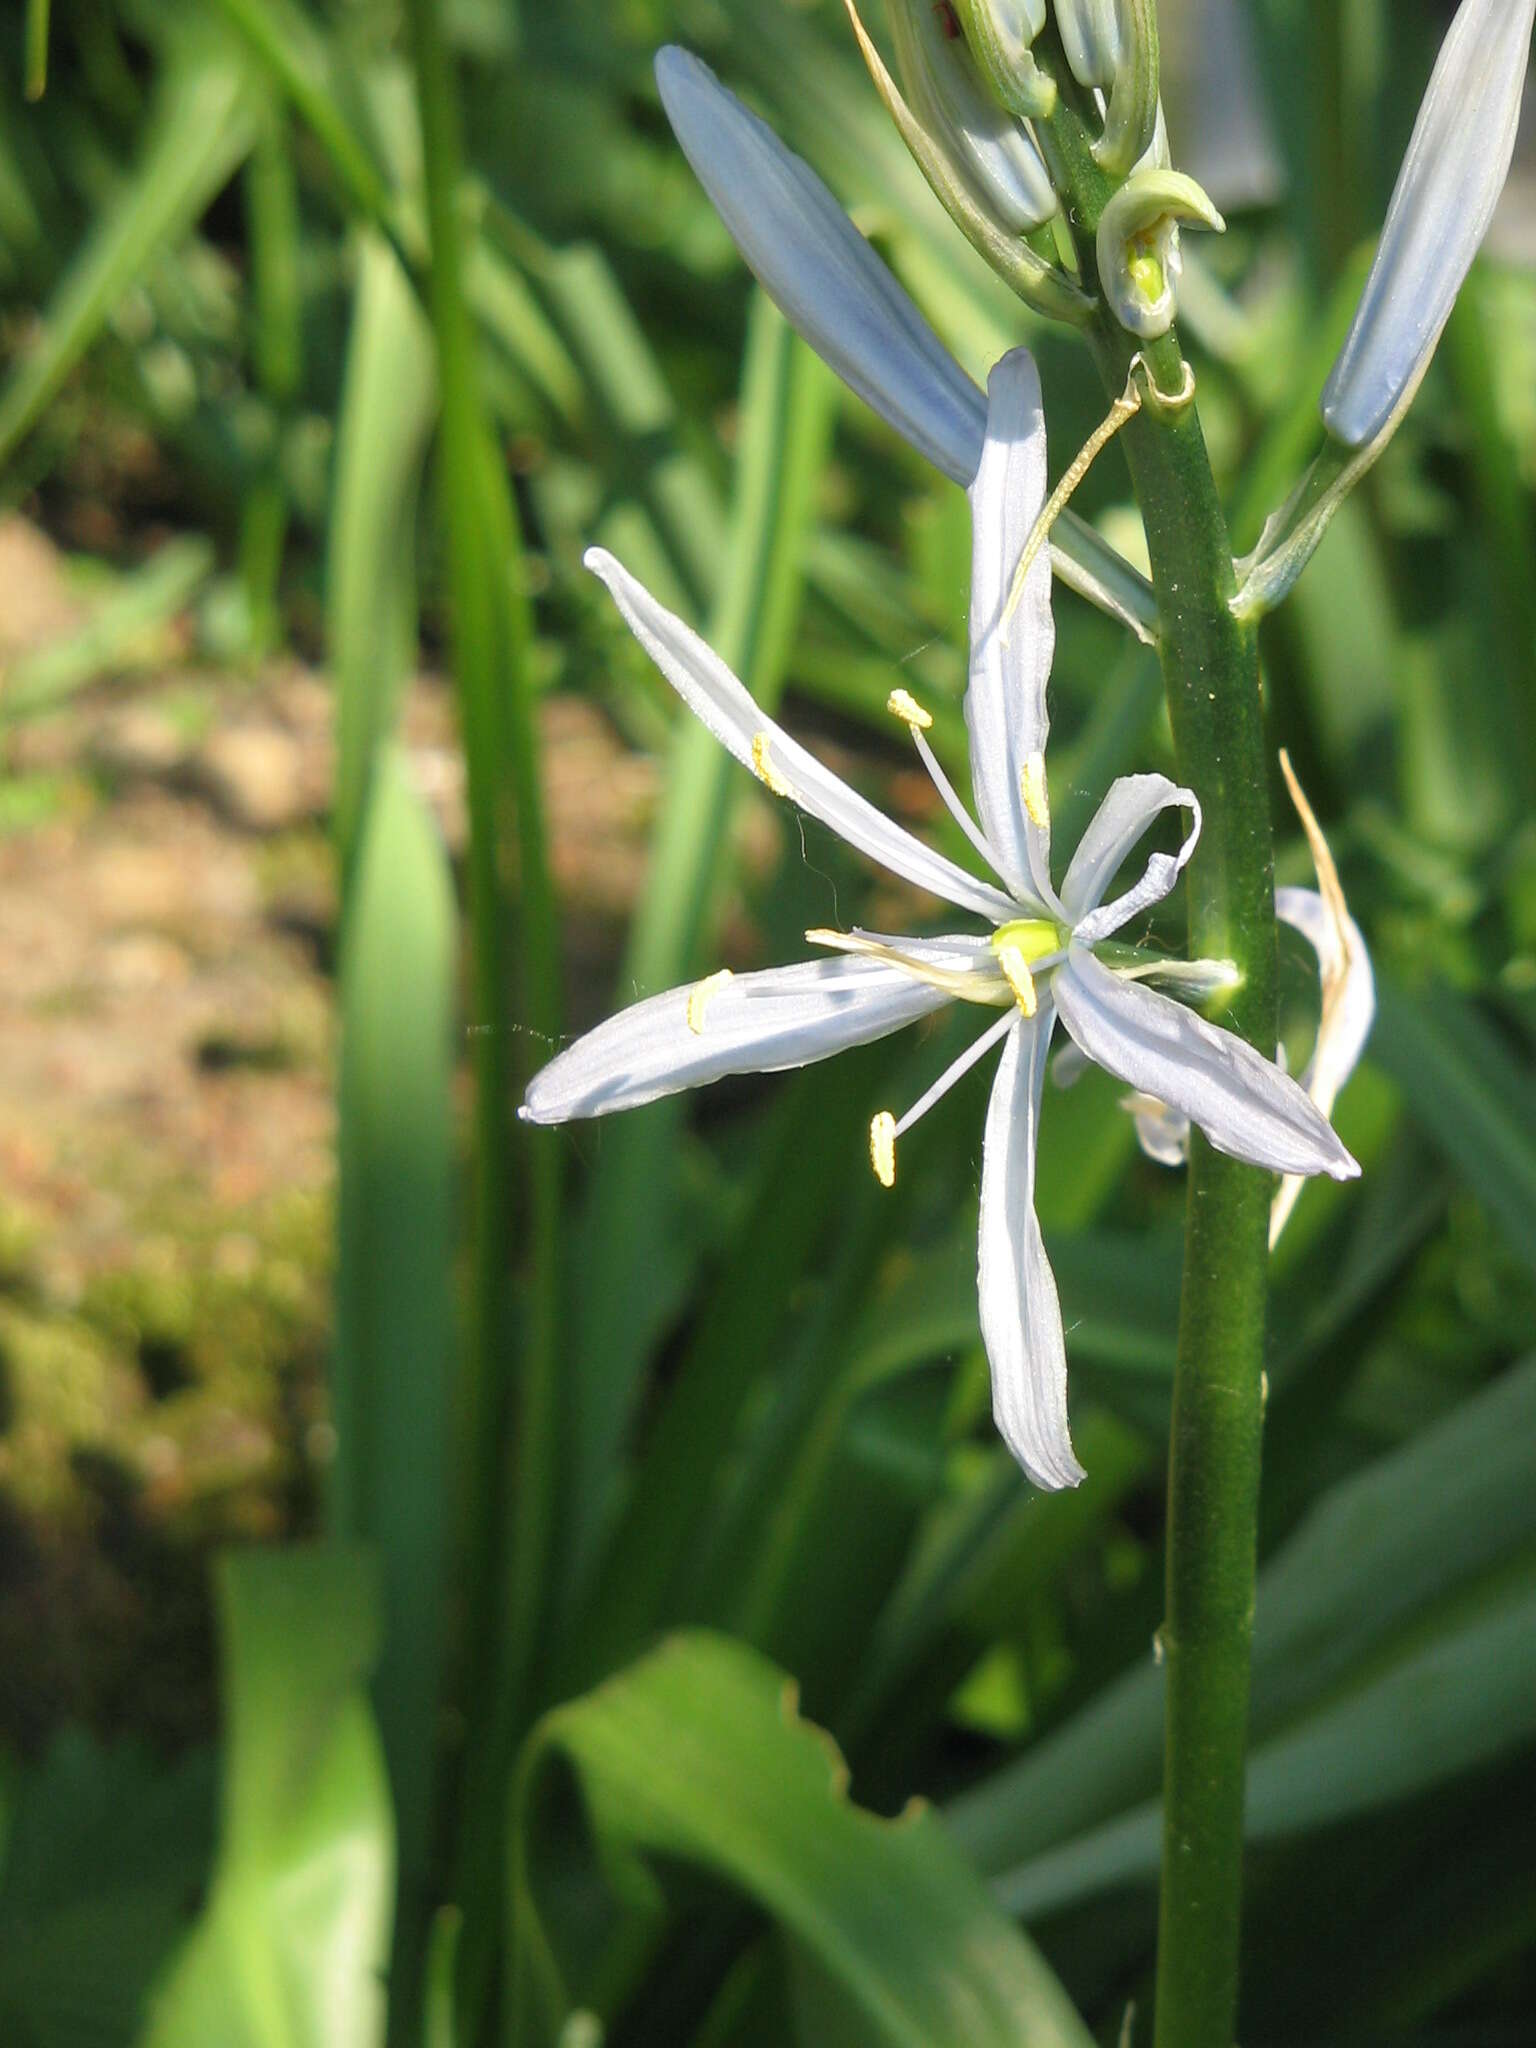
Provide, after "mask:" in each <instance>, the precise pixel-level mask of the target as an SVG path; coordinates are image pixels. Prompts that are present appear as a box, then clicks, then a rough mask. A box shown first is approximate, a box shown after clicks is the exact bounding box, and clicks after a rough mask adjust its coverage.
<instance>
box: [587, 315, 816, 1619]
mask: <svg viewBox="0 0 1536 2048" xmlns="http://www.w3.org/2000/svg"><path fill="white" fill-rule="evenodd" d="M830 425H831V393H830V388H829V383H828V379H827V374H826V372H825V371H824V370H823V369H822V367H821V365H820V364H819V363H818V362H817V361H816V360H815V359H814V358H813V357H812V356H811V355H810V354H809V352H808V351H807V350H806V349H805V348H804V347H803V346H802V345H801V344H800V343H799V342H797V341H796V340H795V338H794V337H793V336H792V335H791V334H790V332H789V330H788V329H787V328H786V327H785V325H784V323H783V321H782V320H781V319H780V317H779V315H778V314H777V313H776V312H775V311H774V309H773V308H772V307H771V306H770V305H769V303H768V301H767V300H766V299H764V298H761V297H759V298H758V299H757V300H756V301H755V304H754V313H753V321H752V331H751V340H750V344H749V350H748V359H747V363H746V367H745V369H744V372H743V414H742V443H741V457H740V466H739V471H738V485H737V498H736V509H735V514H734V529H733V534H732V540H731V545H730V549H729V556H728V560H729V570H728V574H727V579H726V582H725V584H724V586H723V587H722V589H721V592H720V595H719V598H718V601H717V605H716V610H715V616H714V621H713V624H712V626H711V632H710V638H711V643H712V645H714V646H715V647H716V648H717V649H718V650H719V651H720V653H721V655H722V657H723V658H724V659H725V660H726V661H727V662H729V663H730V664H731V666H732V667H733V668H734V669H735V670H736V672H737V673H738V674H739V675H740V676H741V677H742V678H743V680H744V681H745V682H746V683H747V685H748V687H749V688H750V689H751V690H752V692H753V694H754V696H755V697H756V698H757V700H758V702H759V703H761V704H763V705H764V706H765V708H771V707H772V705H773V704H774V703H775V702H776V701H777V699H778V695H779V692H780V689H781V687H782V682H783V676H784V669H785V664H786V662H787V659H788V654H789V647H790V640H791V636H792V634H793V630H794V624H795V619H796V615H797V610H798V605H799V598H800V589H801V557H802V547H803V540H804V535H805V531H806V528H807V525H808V523H809V520H810V516H811V510H812V504H813V494H814V490H815V486H816V480H817V478H818V476H819V474H820V470H821V464H822V461H823V457H824V452H825V447H826V437H827V434H828V432H829V431H830ZM739 775H740V771H739V770H738V769H737V768H736V767H735V765H734V764H733V763H732V762H731V761H730V759H729V757H728V756H727V755H726V754H725V753H724V751H723V749H722V748H721V747H720V746H719V745H718V744H717V743H716V741H715V740H714V739H713V738H712V737H711V735H710V734H709V733H707V732H706V731H704V729H703V728H702V727H700V726H698V725H696V724H694V723H693V721H692V720H688V721H686V722H685V723H684V724H683V725H682V726H680V728H679V729H678V733H677V738H676V740H675V742H674V747H673V753H672V758H671V763H670V766H669V770H668V778H667V797H666V802H665V805H664V807H663V809H662V812H661V815H660V823H659V827H658V831H657V834H656V837H655V839H654V842H653V845H652V849H651V857H650V866H649V870H648V874H647V882H646V890H645V894H644V896H643V897H642V899H641V905H640V909H639V912H638V914H637V917H636V921H635V925H634V928H633V930H632V932H631V935H630V942H629V948H628V953H627V956H626V960H625V965H624V970H623V977H622V986H623V987H624V988H625V989H626V990H628V989H630V988H635V989H640V990H654V989H659V988H664V987H666V986H667V985H668V984H669V983H670V982H674V981H680V980H683V979H685V978H686V977H687V975H688V974H689V973H690V972H691V971H692V968H693V966H694V964H695V963H696V961H697V959H698V957H699V951H700V948H701V945H702V943H703V940H704V938H705V936H706V933H707V930H708V926H709V921H710V915H711V907H712V905H714V904H716V903H718V902H719V900H720V896H719V892H720V889H721V886H722V882H723V880H724V873H723V869H722V863H721V860H720V852H721V848H722V845H723V842H724V834H725V828H726V823H727V818H728V815H729V807H730V802H731V796H732V792H733V789H736V790H739V788H740V787H741V784H740V781H739ZM683 1114H684V1109H683V1107H682V1105H680V1104H678V1103H676V1102H672V1103H662V1104H657V1105H655V1106H654V1107H653V1108H651V1109H649V1110H646V1111H644V1112H642V1113H640V1114H639V1115H636V1116H633V1117H630V1118H627V1119H625V1120H624V1122H623V1123H622V1124H620V1125H619V1126H617V1127H616V1128H615V1129H614V1130H613V1131H612V1132H611V1133H610V1134H609V1135H610V1139H611V1142H610V1143H609V1144H608V1145H606V1146H605V1149H604V1152H603V1156H602V1159H601V1161H600V1162H599V1164H598V1166H597V1169H596V1171H595V1173H594V1176H593V1184H592V1188H591V1192H590V1197H589V1211H588V1216H587V1220H586V1227H585V1241H586V1245H587V1256H588V1257H589V1258H590V1259H593V1260H595V1261H596V1270H600V1271H601V1272H602V1273H603V1274H604V1285H603V1287H602V1288H601V1289H597V1288H591V1289H586V1290H583V1292H582V1294H581V1296H580V1297H579V1298H578V1301H577V1304H576V1316H575V1321H574V1365H575V1382H574V1390H573V1403H574V1416H573V1422H574V1429H573V1444H574V1450H575V1454H576V1458H577V1463H576V1466H575V1469H574V1472H573V1481H572V1523H571V1528H570V1545H571V1548H570V1555H569V1569H570V1571H571V1573H572V1574H573V1576H576V1577H578V1578H579V1576H580V1575H581V1573H582V1571H583V1569H584V1568H585V1567H586V1566H587V1565H588V1564H590V1562H591V1558H592V1554H593V1546H594V1543H595V1541H596V1539H597V1537H598V1535H599V1532H600V1529H601V1525H602V1521H603V1518H604V1516H605V1514H606V1511H607V1507H608V1503H609V1500H610V1498H611V1488H612V1485H613V1481H614V1476H615V1460H616V1457H617V1454H618V1450H619V1445H620V1441H621V1438H622V1433H623V1429H624V1425H625V1422H626V1420H627V1418H628V1415H629V1413H630V1409H631V1404H632V1402H633V1400H634V1397H635V1392H636V1389H637V1386H638V1381H639V1375H640V1372H641V1370H642V1368H643V1365H644V1361H645V1356H646V1349H647V1346H648V1344H649V1342H650V1341H651V1340H652V1339H653V1338H654V1335H655V1331H654V1327H653V1326H652V1325H651V1324H650V1323H649V1322H648V1319H647V1315H646V1308H645V1296H646V1293H647V1283H648V1276H649V1274H650V1272H651V1270H652V1268H653V1265H654V1261H655V1257H656V1249H657V1239H658V1233H662V1232H665V1230H666V1229H667V1227H668V1221H667V1219H668V1214H669V1209H670V1198H669V1192H668V1191H669V1187H670V1185H671V1182H670V1175H669V1167H668V1160H669V1155H670V1153H671V1151H672V1148H673V1146H674V1144H675V1140H676V1133H677V1131H678V1129H679V1127H680V1120H681V1118H682V1116H683Z"/></svg>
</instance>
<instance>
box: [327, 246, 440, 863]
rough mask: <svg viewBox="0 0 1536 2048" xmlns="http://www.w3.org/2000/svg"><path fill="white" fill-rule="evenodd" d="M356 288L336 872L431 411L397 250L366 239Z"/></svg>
mask: <svg viewBox="0 0 1536 2048" xmlns="http://www.w3.org/2000/svg"><path fill="white" fill-rule="evenodd" d="M357 280H358V281H357V292H356V297H355V302H354V312H353V323H352V333H351V338H350V340H349V342H348V347H347V367H346V378H345V382H344V385H343V389H342V404H341V419H340V424H339V428H338V432H337V446H336V464H335V472H334V481H333V484H332V502H331V516H330V523H329V532H328V559H327V565H326V637H327V641H328V644H329V648H330V659H331V667H332V670H333V672H334V674H335V678H336V689H337V744H336V789H335V795H334V799H333V805H332V819H333V827H334V831H335V835H336V845H337V848H338V851H339V853H340V855H341V861H342V867H343V871H344V872H345V870H346V869H347V868H348V867H350V864H351V858H352V852H353V848H354V846H355V843H356V838H357V831H358V827H359V825H360V823H361V820H362V815H363V807H364V803H365V801H366V798H367V792H368V781H369V777H370V775H371V774H372V772H373V764H374V762H375V760H376V758H377V756H378V752H379V748H380V746H381V745H382V743H383V741H384V740H385V738H386V737H387V735H388V733H389V731H390V729H391V727H392V725H393V722H394V716H395V710H396V707H397V704H398V701H399V692H400V687H401V685H402V683H403V682H404V680H405V678H406V676H407V674H408V673H409V670H410V665H411V662H412V661H413V659H414V657H415V651H416V505H417V498H418V495H419V486H420V477H421V468H422V463H423V460H424V458H425V453H426V443H427V437H428V435H429V433H430V432H431V428H432V422H433V420H434V418H435V417H436V413H437V366H436V359H435V357H434V355H433V350H432V336H431V331H430V329H429V328H428V326H427V323H426V320H425V318H424V316H423V314H422V311H421V307H420V305H419V303H418V301H417V299H416V296H415V293H414V292H413V291H412V289H411V286H410V283H409V281H408V279H407V278H406V276H405V274H404V272H403V271H402V270H401V268H400V264H399V261H398V259H397V258H396V256H395V254H394V251H393V250H392V249H391V248H390V247H389V245H388V244H387V243H386V242H385V241H384V240H383V238H382V237H381V236H379V235H378V234H376V233H371V232H368V231H366V230H365V231H364V232H363V233H362V234H361V235H360V236H359V238H358V245H357Z"/></svg>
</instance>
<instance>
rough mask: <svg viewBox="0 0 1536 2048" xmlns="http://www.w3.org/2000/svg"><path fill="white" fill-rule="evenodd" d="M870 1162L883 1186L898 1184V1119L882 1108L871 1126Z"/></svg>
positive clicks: (891, 1186)
mask: <svg viewBox="0 0 1536 2048" xmlns="http://www.w3.org/2000/svg"><path fill="white" fill-rule="evenodd" d="M869 1163H870V1165H871V1166H872V1167H873V1168H874V1169H875V1179H876V1180H877V1181H879V1183H880V1185H881V1187H883V1188H893V1187H895V1185H896V1119H895V1117H893V1116H892V1115H891V1112H890V1111H889V1110H888V1109H882V1110H881V1112H880V1114H879V1115H878V1116H877V1117H875V1118H874V1119H873V1120H872V1122H871V1123H870V1126H869Z"/></svg>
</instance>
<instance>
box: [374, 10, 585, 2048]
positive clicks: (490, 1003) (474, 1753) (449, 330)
mask: <svg viewBox="0 0 1536 2048" xmlns="http://www.w3.org/2000/svg"><path fill="white" fill-rule="evenodd" d="M407 14H408V20H409V25H410V35H411V50H412V54H413V57H414V60H415V71H416V95H417V106H418V111H419V114H420V119H421V136H422V152H423V163H424V168H425V174H426V196H427V218H428V229H429V236H430V244H431V261H432V271H431V292H430V302H431V311H432V324H433V330H434V334H435V337H436V342H437V360H438V375H439V380H440V385H441V390H442V429H441V451H440V490H441V502H442V516H443V522H444V528H445V539H446V543H447V556H448V575H449V595H450V600H451V609H452V647H453V661H454V670H455V676H456V680H457V683H458V689H459V701H460V707H461V720H462V725H463V735H464V748H465V758H466V767H467V771H468V785H469V813H470V851H469V870H470V873H469V909H470V928H471V953H472V960H473V974H472V991H473V1025H474V1036H473V1058H474V1073H475V1218H474V1246H473V1271H474V1283H473V1302H474V1306H473V1317H472V1340H471V1364H470V1371H469V1374H468V1376H467V1387H466V1402H465V1415H464V1438H463V1441H464V1444H465V1446H466V1451H467V1460H468V1461H467V1464H466V1466H465V1473H466V1484H465V1492H466V1495H467V1507H466V1536H465V1542H466V1552H465V1554H466V1558H467V1562H468V1568H469V1581H470V1583H469V1589H468V1602H469V1606H468V1612H469V1631H470V1633H469V1638H468V1648H469V1659H468V1671H467V1674H466V1685H467V1695H466V1696H467V1697H468V1698H469V1700H470V1701H471V1702H473V1703H474V1707H475V1713H474V1718H473V1722H472V1726H471V1730H470V1740H469V1745H468V1755H467V1757H466V1763H465V1799H464V1808H463V1812H464V1816H465V1829H464V1833H463V1835H462V1838H461V1841H460V1843H459V1877H460V1896H461V1899H462V1900H463V1902H464V1903H465V1905H466V1907H467V1909H468V1912H469V1917H468V1918H467V1919H466V1922H465V1929H464V1960H463V1965H462V1968H463V1981H464V1984H465V1992H466V2004H465V2012H466V2015H467V2025H468V2027H469V2031H470V2032H471V2033H473V2032H474V2031H475V2029H476V2026H477V2023H478V2018H479V2015H480V2013H481V2012H482V2011H483V2009H484V2000H485V1996H486V1993H487V1991H488V1989H489V1976H490V1970H491V1967H492V1963H493V1959H494V1955H495V1951H496V1942H497V1924H498V1886H497V1880H498V1876H499V1873H500V1869H501V1848H500V1827H499V1817H500V1814H501V1806H502V1796H501V1795H502V1787H503V1785H504V1783H505V1779H506V1772H507V1769H508V1767H509V1765H510V1761H511V1758H512V1755H513V1753H514V1751H515V1747H516V1743H517V1739H518V1736H519V1734H520V1731H521V1728H522V1725H523V1722H524V1718H525V1716H526V1713H527V1711H528V1686H529V1678H530V1672H531V1669H532V1665H533V1661H534V1656H535V1650H536V1640H535V1637H536V1629H537V1623H538V1615H539V1608H540V1606H541V1604H542V1600H543V1597H544V1592H545V1584H546V1577H547V1574H546V1569H545V1567H546V1554H547V1549H548V1544H549V1538H550V1528H551V1516H552V1512H553V1508H554V1487H555V1483H556V1477H557V1458H558V1440H557V1439H558V1429H557V1425H558V1420H559V1417H558V1410H557V1405H556V1397H557V1389H556V1381H555V1341H556V1307H557V1295H558V1284H559V1283H558V1265H557V1262H558V1249H559V1248H558V1232H559V1201H560V1184H559V1160H560V1153H559V1150H558V1147H557V1144H556V1143H555V1142H553V1141H552V1139H551V1138H550V1136H549V1135H548V1134H543V1135H542V1142H539V1141H535V1142H531V1143H530V1144H529V1145H528V1148H527V1158H528V1161H529V1168H530V1175H529V1180H530V1207H529V1216H528V1234H529V1239H530V1243H531V1270H532V1279H531V1286H530V1291H529V1295H528V1300H527V1304H526V1313H525V1316H524V1319H523V1327H522V1332H521V1341H520V1342H519V1341H518V1340H517V1339H516V1338H515V1337H514V1331H513V1321H512V1313H511V1310H512V1303H511V1298H510V1289H509V1275H508V1271H507V1251H508V1247H509V1245H510V1243H511V1241H512V1225H513V1200H512V1187H511V1174H510V1168H511V1159H512V1154H511V1144H510V1132H509V1129H508V1114H509V1109H510V1102H511V1093H512V1078H513V1052H512V1039H511V1013H510V1008H509V1001H508V995H509V991H508V971H507V970H508V963H507V959H506V953H505V945H504V938H503V934H504V931H505V930H506V928H507V926H508V924H509V923H510V922H511V916H512V903H511V897H510V889H509V886H508V880H507V869H506V859H507V839H508V836H509V831H510V828H511V827H512V826H513V824H514V821H515V830H516V838H517V851H518V865H519V881H520V903H519V909H520V912H521V915H520V919H519V933H520V941H521V955H522V959H521V966H522V980H523V1002H522V1008H523V1012H524V1022H525V1023H526V1024H527V1026H528V1027H529V1030H530V1032H531V1034H532V1043H533V1044H535V1045H538V1044H541V1043H542V1044H548V1043H552V1042H555V1041H556V1040H557V1039H558V1036H559V963H558V957H557V951H556V939H555V924H554V911H553V902H552V897H551V892H550V885H549V874H548V867H547V863H546V857H545V850H544V834H543V815H542V800H541V793H540V783H539V768H538V756H537V742H536V736H535V730H534V723H533V715H532V705H531V702H530V698H529V679H528V671H527V660H526V652H527V638H528V631H529V625H528V620H527V617H526V613H525V605H526V600H525V597H524V594H523V589H522V582H521V573H522V572H521V545H520V538H519V533H518V527H517V518H516V513H515V511H514V508H513V505H512V501H511V494H510V491H509V489H508V485H507V480H506V475H505V472H504V470H503V469H502V467H501V465H500V463H499V460H498V458H497V454H496V451H495V449H494V446H493V443H492V441H491V437H490V433H489V428H488V423H487V419H486V414H485V409H484V402H483V393H482V390H481V386H480V363H479V358H478V353H477V347H476V338H475V334H474V331H473V329H472V327H471V324H470V317H469V311H468V306H467V303H466V301H465V297H464V286H463V279H464V252H463V245H462V234H463V229H462V216H461V211H460V187H461V183H462V166H463V145H462V139H461V121H460V109H459V102H458V93H457V86H456V82H455V79H454V75H453V69H452V62H451V58H450V55H449V51H448V45H447V42H446V39H445V35H444V30H443V23H442V21H441V18H440V15H439V10H438V6H437V4H436V0H410V5H409V7H408V10H407ZM509 1441H510V1443H511V1445H512V1451H511V1478H510V1485H508V1483H507V1465H508V1457H507V1451H506V1448H505V1447H506V1445H507V1443H508V1442H509Z"/></svg>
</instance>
